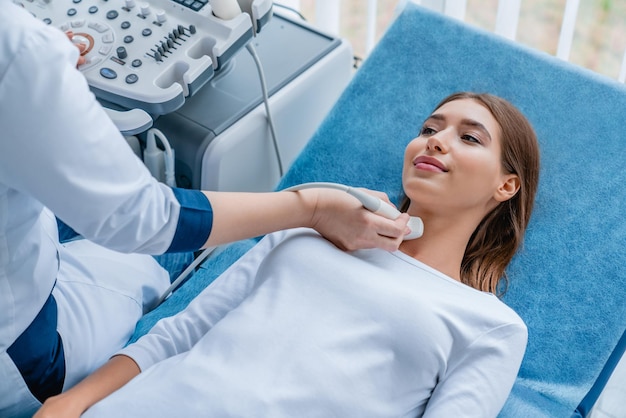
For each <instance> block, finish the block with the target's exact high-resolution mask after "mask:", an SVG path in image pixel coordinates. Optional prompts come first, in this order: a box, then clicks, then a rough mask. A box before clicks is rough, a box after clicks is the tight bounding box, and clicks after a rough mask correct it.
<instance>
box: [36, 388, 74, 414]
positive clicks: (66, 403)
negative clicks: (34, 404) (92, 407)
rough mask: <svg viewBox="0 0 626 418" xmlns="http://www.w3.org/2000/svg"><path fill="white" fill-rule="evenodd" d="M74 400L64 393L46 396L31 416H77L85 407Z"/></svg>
mask: <svg viewBox="0 0 626 418" xmlns="http://www.w3.org/2000/svg"><path fill="white" fill-rule="evenodd" d="M75 401H76V400H75V399H74V397H72V396H71V395H69V396H68V395H67V394H65V393H62V394H60V395H57V396H53V397H51V398H48V399H47V400H46V401H45V402H44V403H43V405H42V407H41V408H40V409H39V410H38V411H37V413H36V414H35V415H33V418H79V417H80V415H81V414H82V413H83V412H84V411H85V408H84V407H83V406H82V405H79V404H78V403H77V402H75Z"/></svg>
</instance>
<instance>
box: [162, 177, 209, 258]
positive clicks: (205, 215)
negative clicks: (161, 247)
mask: <svg viewBox="0 0 626 418" xmlns="http://www.w3.org/2000/svg"><path fill="white" fill-rule="evenodd" d="M172 191H173V192H174V196H176V199H177V200H178V202H179V203H180V214H179V215H178V224H177V225H176V232H175V233H174V238H173V239H172V243H171V244H170V247H169V248H168V249H167V252H168V253H177V252H185V251H196V250H197V249H199V248H201V247H202V246H203V245H204V243H205V242H206V240H207V239H208V238H209V235H210V234H211V228H212V227H213V209H212V208H211V202H209V199H207V197H206V196H205V195H204V193H202V192H201V191H199V190H189V189H179V188H172Z"/></svg>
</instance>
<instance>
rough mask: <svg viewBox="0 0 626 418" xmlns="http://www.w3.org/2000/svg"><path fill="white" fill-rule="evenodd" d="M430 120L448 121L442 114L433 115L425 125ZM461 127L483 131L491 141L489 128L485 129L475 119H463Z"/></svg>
mask: <svg viewBox="0 0 626 418" xmlns="http://www.w3.org/2000/svg"><path fill="white" fill-rule="evenodd" d="M429 120H435V121H442V122H445V121H446V116H445V115H442V114H441V113H433V114H432V115H430V116H429V117H428V118H427V119H426V120H425V121H424V123H426V122H428V121H429ZM461 125H462V126H469V127H472V128H475V129H478V130H479V131H482V132H483V134H484V135H485V136H486V137H487V139H488V140H489V141H491V140H492V139H491V134H490V133H489V131H488V130H487V128H486V127H485V125H483V124H482V123H480V122H478V121H476V120H474V119H467V118H466V119H462V120H461Z"/></svg>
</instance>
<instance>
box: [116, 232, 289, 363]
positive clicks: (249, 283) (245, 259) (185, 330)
mask: <svg viewBox="0 0 626 418" xmlns="http://www.w3.org/2000/svg"><path fill="white" fill-rule="evenodd" d="M287 234H289V232H288V231H280V232H276V233H273V234H270V235H267V236H265V237H264V238H263V239H262V240H261V241H260V242H259V243H258V244H256V245H255V246H254V247H253V248H252V249H250V250H249V251H248V252H247V253H246V254H245V255H243V256H242V257H241V258H240V259H239V260H237V261H236V262H235V263H234V264H233V265H231V266H230V267H229V268H228V269H227V270H226V271H225V272H224V273H222V274H221V275H220V276H219V277H218V278H217V279H215V281H214V282H213V283H211V284H210V285H209V286H208V287H207V288H206V289H204V290H203V291H202V292H201V293H200V294H199V295H198V296H196V297H195V298H194V299H193V300H192V301H191V303H190V304H189V305H188V306H187V308H185V309H184V310H183V311H181V312H180V313H178V314H176V315H174V316H172V317H169V318H164V319H161V320H160V321H159V322H157V323H156V325H155V326H154V327H152V329H151V330H150V331H149V332H148V333H147V334H146V335H144V336H143V337H141V338H140V339H139V340H137V342H135V343H134V344H131V345H129V346H128V347H126V348H124V349H123V350H121V351H120V352H119V353H118V354H123V355H126V356H128V357H130V358H132V359H133V360H134V361H135V362H136V363H137V365H138V366H139V368H140V369H141V370H142V371H143V370H146V369H147V368H148V367H150V366H152V365H153V364H155V363H158V362H159V361H162V360H165V359H166V358H169V357H172V356H175V355H177V354H180V353H184V352H187V351H189V350H190V349H191V348H192V347H193V346H194V345H195V344H196V343H197V342H198V340H200V338H202V337H203V336H204V335H205V334H206V333H207V332H210V330H211V328H212V327H213V326H214V325H215V324H216V323H217V322H219V321H220V320H221V319H222V318H224V316H226V315H227V314H228V312H230V311H231V310H233V309H235V308H236V307H237V306H239V305H240V304H241V303H242V302H243V301H244V300H245V299H246V298H247V297H248V295H250V293H251V292H252V291H253V289H254V288H255V287H256V285H257V271H258V269H259V266H260V265H261V264H262V263H263V260H264V259H265V257H266V255H267V254H268V253H269V252H270V251H271V250H272V248H274V247H275V246H276V245H277V244H278V243H279V242H280V241H282V240H283V239H284V237H285V236H286V235H287Z"/></svg>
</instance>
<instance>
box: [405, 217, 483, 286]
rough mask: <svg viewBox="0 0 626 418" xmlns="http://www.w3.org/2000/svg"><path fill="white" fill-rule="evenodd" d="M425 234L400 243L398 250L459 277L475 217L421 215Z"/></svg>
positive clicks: (448, 274) (457, 278)
mask: <svg viewBox="0 0 626 418" xmlns="http://www.w3.org/2000/svg"><path fill="white" fill-rule="evenodd" d="M422 220H423V221H424V234H423V235H422V237H420V238H417V239H414V240H407V241H404V242H402V244H400V251H402V252H403V253H405V254H407V255H409V256H411V257H413V258H415V259H416V260H419V261H421V262H422V263H424V264H426V265H428V266H430V267H432V268H434V269H436V270H438V271H440V272H442V273H443V274H445V275H447V276H450V277H452V278H453V279H455V280H459V281H460V280H461V262H462V261H463V255H464V254H465V249H466V247H467V243H468V242H469V239H470V237H471V235H472V233H473V232H474V229H475V228H476V221H474V220H469V219H467V220H462V219H461V220H460V219H454V220H452V221H451V220H450V219H449V218H443V217H438V216H428V217H422Z"/></svg>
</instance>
